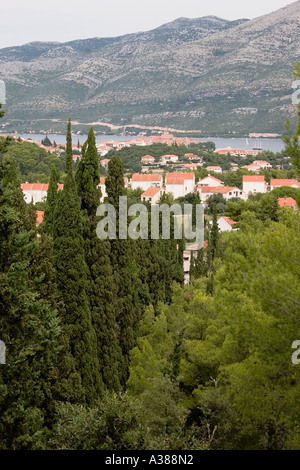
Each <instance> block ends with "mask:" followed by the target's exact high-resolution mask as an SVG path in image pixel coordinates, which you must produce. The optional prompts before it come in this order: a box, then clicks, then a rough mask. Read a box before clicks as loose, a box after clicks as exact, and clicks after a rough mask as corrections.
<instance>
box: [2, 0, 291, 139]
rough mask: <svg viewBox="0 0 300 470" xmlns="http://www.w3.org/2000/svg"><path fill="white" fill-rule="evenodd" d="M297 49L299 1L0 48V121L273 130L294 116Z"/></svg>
mask: <svg viewBox="0 0 300 470" xmlns="http://www.w3.org/2000/svg"><path fill="white" fill-rule="evenodd" d="M299 51H300V1H297V2H294V3H292V4H290V5H288V6H287V7H284V8H282V9H280V10H278V11H276V12H274V13H270V14H268V15H264V16H262V17H259V18H256V19H253V20H247V19H240V20H236V21H228V20H225V19H222V18H218V17H217V16H205V17H203V18H194V19H189V18H178V19H176V20H174V21H172V22H170V23H166V24H164V25H162V26H159V27H158V28H155V29H154V30H151V31H146V32H140V33H135V34H128V35H125V36H119V37H113V38H90V39H83V40H75V41H69V42H67V43H53V42H47V43H41V42H33V43H30V44H26V45H24V46H19V47H11V48H5V49H1V50H0V71H2V74H3V75H2V76H3V79H4V80H5V81H6V84H7V95H8V96H7V105H6V107H7V109H8V113H7V115H6V120H7V122H8V123H9V124H7V126H6V127H5V128H6V129H8V130H10V131H12V130H15V128H16V127H17V128H18V129H19V130H23V131H25V130H33V131H37V132H38V131H40V130H42V129H45V128H46V129H47V130H49V129H52V130H54V131H60V130H61V124H60V122H59V121H57V122H55V121H53V120H54V119H58V120H65V119H67V118H68V116H69V115H71V116H72V118H73V119H74V120H76V121H78V122H82V123H84V122H92V121H101V122H107V123H113V124H116V125H128V126H130V124H135V125H137V124H138V125H145V126H162V127H173V128H179V129H186V130H190V129H198V130H199V131H202V132H203V134H208V135H211V136H213V135H219V134H220V135H226V134H228V133H237V134H243V133H245V134H246V133H247V132H249V131H250V130H251V131H253V132H278V133H281V132H282V131H283V129H284V128H283V124H284V121H285V119H286V117H287V116H293V115H294V114H295V108H294V106H293V105H292V102H291V94H292V88H291V84H292V77H291V72H292V69H293V65H294V63H295V62H296V61H297V60H298V59H299ZM25 120H26V126H27V128H26V129H25V127H24V129H21V128H22V125H23V123H22V121H25ZM4 124H5V123H4ZM24 125H25V124H24ZM29 128H30V129H29ZM233 135H234V134H233Z"/></svg>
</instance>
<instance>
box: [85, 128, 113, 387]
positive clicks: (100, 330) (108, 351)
mask: <svg viewBox="0 0 300 470" xmlns="http://www.w3.org/2000/svg"><path fill="white" fill-rule="evenodd" d="M99 182H100V171H99V157H98V153H97V148H96V142H95V135H94V132H93V128H91V129H90V131H89V134H88V139H87V141H86V142H85V144H84V145H83V148H82V158H81V160H80V162H79V165H78V168H77V172H76V184H77V191H78V194H79V196H80V198H81V208H82V211H83V213H84V215H85V224H84V248H85V259H86V263H87V266H88V269H89V272H88V276H87V281H88V282H87V288H86V290H87V294H88V299H89V304H90V309H91V313H92V320H93V325H94V328H95V331H96V335H97V347H98V359H99V365H100V371H101V374H102V378H103V382H104V384H105V386H106V387H107V388H109V389H113V390H117V389H119V387H120V381H119V362H120V356H121V351H120V347H119V344H118V338H117V328H116V311H115V308H116V289H115V284H114V278H113V270H112V266H111V260H110V243H109V241H105V240H100V239H99V238H98V237H97V234H96V227H97V223H98V221H99V218H98V217H96V210H97V207H98V205H99V203H100V196H101V189H100V188H99Z"/></svg>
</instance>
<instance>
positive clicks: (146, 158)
mask: <svg viewBox="0 0 300 470" xmlns="http://www.w3.org/2000/svg"><path fill="white" fill-rule="evenodd" d="M141 161H142V164H143V165H145V164H147V163H149V164H150V165H153V164H154V163H155V158H154V157H152V156H151V155H144V156H143V157H142V160H141Z"/></svg>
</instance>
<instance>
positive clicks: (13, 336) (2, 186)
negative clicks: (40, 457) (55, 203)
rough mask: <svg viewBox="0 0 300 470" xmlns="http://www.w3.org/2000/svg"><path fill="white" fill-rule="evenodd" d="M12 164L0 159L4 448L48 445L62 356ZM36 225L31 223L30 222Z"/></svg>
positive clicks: (0, 442) (0, 430)
mask: <svg viewBox="0 0 300 470" xmlns="http://www.w3.org/2000/svg"><path fill="white" fill-rule="evenodd" d="M29 220H30V217H29V218H28V207H26V204H25V202H24V200H23V197H22V195H21V194H20V183H19V181H18V177H17V174H16V169H15V165H14V162H13V161H12V160H11V159H10V158H8V157H4V159H3V161H2V162H1V163H0V286H1V289H0V325H1V332H0V339H1V340H2V341H4V342H5V344H6V364H5V365H1V366H0V416H1V419H0V449H2V450H3V449H11V450H14V449H44V448H45V447H46V440H47V433H48V432H49V429H47V422H48V420H49V416H50V415H51V410H53V408H54V398H53V395H52V386H53V385H54V377H53V372H54V369H55V366H56V364H57V358H58V354H59V336H60V325H59V319H58V316H57V312H56V311H55V310H53V309H52V308H51V306H50V305H49V304H48V303H47V302H46V300H45V299H44V300H41V299H40V298H39V295H38V292H37V291H36V290H35V287H36V286H35V285H34V282H33V281H32V279H31V277H30V263H31V261H32V258H33V253H34V252H35V249H36V239H35V236H33V234H34V231H32V230H31V229H29V230H28V228H27V224H28V222H29ZM30 223H31V224H32V221H31V222H30Z"/></svg>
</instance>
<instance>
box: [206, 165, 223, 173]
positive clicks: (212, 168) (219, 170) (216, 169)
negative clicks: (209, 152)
mask: <svg viewBox="0 0 300 470" xmlns="http://www.w3.org/2000/svg"><path fill="white" fill-rule="evenodd" d="M206 169H207V171H213V172H214V173H222V171H223V170H222V168H221V167H220V166H208V167H207V168H206Z"/></svg>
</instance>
